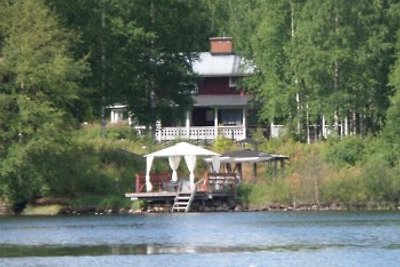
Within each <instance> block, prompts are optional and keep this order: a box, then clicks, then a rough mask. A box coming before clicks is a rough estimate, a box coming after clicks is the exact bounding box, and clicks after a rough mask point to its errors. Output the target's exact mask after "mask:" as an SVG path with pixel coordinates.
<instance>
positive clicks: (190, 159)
mask: <svg viewBox="0 0 400 267" xmlns="http://www.w3.org/2000/svg"><path fill="white" fill-rule="evenodd" d="M185 162H186V166H187V167H188V169H189V172H190V175H189V180H190V184H191V186H192V185H193V184H194V169H195V168H196V156H193V155H187V156H185Z"/></svg>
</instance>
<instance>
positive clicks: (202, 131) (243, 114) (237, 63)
mask: <svg viewBox="0 0 400 267" xmlns="http://www.w3.org/2000/svg"><path fill="white" fill-rule="evenodd" d="M192 68H193V71H194V73H196V74H197V75H198V76H199V77H200V82H199V84H198V90H197V92H196V93H195V94H194V95H193V100H194V104H193V107H192V108H191V109H190V110H188V111H187V112H186V114H185V119H184V121H183V122H181V124H176V123H175V124H174V126H173V127H172V126H170V125H168V124H167V123H166V122H160V123H159V124H158V126H157V129H156V139H157V140H158V141H167V140H174V139H185V140H213V139H215V138H217V136H224V137H226V138H230V139H234V140H242V139H245V138H246V137H247V136H248V132H249V131H248V130H249V125H250V124H251V125H253V126H254V125H255V112H254V110H253V109H252V108H251V101H252V99H253V98H252V96H250V95H248V94H245V93H244V91H243V90H241V88H239V86H238V82H239V81H240V79H241V78H243V77H245V76H249V75H252V74H253V73H254V67H253V66H252V65H251V64H249V61H246V60H245V59H244V58H242V57H240V56H237V55H235V54H234V50H233V42H232V38H230V37H216V38H210V51H209V52H200V53H199V57H198V59H197V60H196V61H194V62H193V65H192ZM116 107H117V106H116ZM118 107H119V106H118ZM121 115H122V109H121V107H119V108H115V109H114V108H111V122H112V123H118V122H119V121H121V119H122V117H121Z"/></svg>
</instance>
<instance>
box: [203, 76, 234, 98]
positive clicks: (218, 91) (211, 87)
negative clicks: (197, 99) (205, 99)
mask: <svg viewBox="0 0 400 267" xmlns="http://www.w3.org/2000/svg"><path fill="white" fill-rule="evenodd" d="M237 94H240V91H239V90H237V89H236V87H229V78H228V77H207V78H204V79H203V80H202V81H201V82H200V84H199V95H237Z"/></svg>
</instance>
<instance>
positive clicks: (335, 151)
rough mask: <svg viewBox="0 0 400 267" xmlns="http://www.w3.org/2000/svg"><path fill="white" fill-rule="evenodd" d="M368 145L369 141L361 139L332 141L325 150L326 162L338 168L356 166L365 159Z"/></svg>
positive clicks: (348, 138)
mask: <svg viewBox="0 0 400 267" xmlns="http://www.w3.org/2000/svg"><path fill="white" fill-rule="evenodd" d="M366 143H368V140H364V139H362V138H359V137H346V138H344V139H342V140H340V139H330V140H329V141H328V143H327V146H325V149H324V150H323V152H324V157H325V160H327V161H328V162H331V163H334V164H335V165H336V166H338V167H344V166H346V165H348V166H355V165H356V163H357V162H360V161H362V160H363V158H364V150H365V147H366Z"/></svg>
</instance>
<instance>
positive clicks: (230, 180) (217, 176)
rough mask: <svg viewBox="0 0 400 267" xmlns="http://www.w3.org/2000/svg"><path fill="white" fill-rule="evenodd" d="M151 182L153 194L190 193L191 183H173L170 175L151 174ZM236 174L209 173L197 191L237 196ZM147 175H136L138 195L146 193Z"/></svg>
mask: <svg viewBox="0 0 400 267" xmlns="http://www.w3.org/2000/svg"><path fill="white" fill-rule="evenodd" d="M150 182H151V183H152V185H153V192H161V191H166V192H176V193H177V192H179V191H182V190H184V191H190V190H189V189H188V188H190V182H189V181H177V182H173V181H171V175H170V174H169V173H150ZM237 183H238V181H237V179H236V173H209V174H208V175H207V176H206V177H205V178H204V179H201V180H199V181H197V182H196V191H198V192H207V193H229V194H233V195H235V196H236V194H237ZM145 185H146V178H145V174H143V173H140V174H136V193H140V192H145V191H146V190H145Z"/></svg>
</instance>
